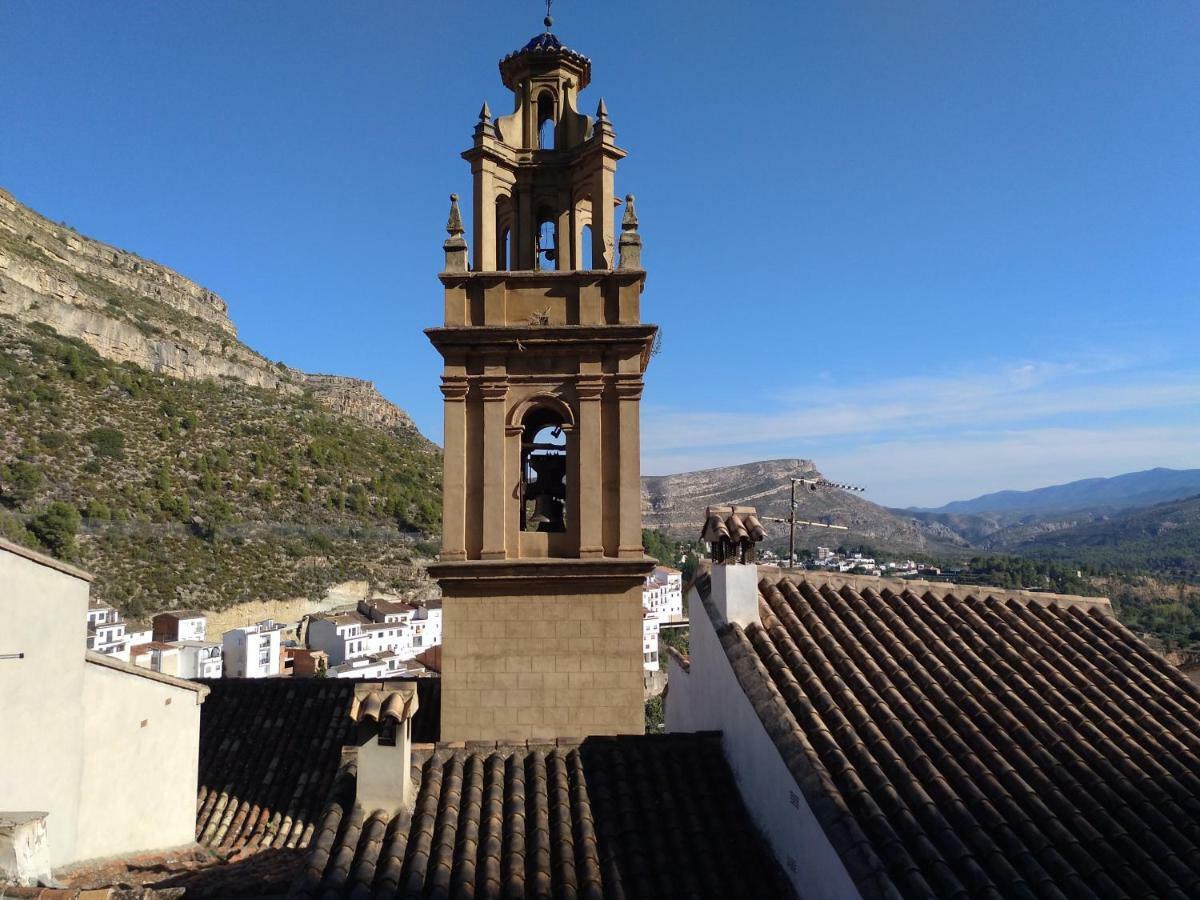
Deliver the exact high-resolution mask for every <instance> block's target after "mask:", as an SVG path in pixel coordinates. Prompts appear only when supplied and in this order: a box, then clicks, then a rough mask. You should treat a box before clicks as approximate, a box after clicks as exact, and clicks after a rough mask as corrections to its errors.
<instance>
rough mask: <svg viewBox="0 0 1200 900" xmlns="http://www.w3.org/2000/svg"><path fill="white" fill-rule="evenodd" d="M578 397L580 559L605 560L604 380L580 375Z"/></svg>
mask: <svg viewBox="0 0 1200 900" xmlns="http://www.w3.org/2000/svg"><path fill="white" fill-rule="evenodd" d="M575 392H576V394H577V396H578V397H579V438H578V441H577V446H578V448H579V449H578V452H577V453H576V459H577V460H578V469H579V473H580V474H579V475H578V476H577V479H576V484H577V485H578V486H579V487H578V494H579V504H578V510H577V511H576V512H575V515H576V517H577V518H578V520H579V558H580V559H596V558H599V557H602V556H604V534H603V522H604V493H603V488H604V481H603V478H602V477H601V473H602V472H603V463H602V456H601V454H602V450H603V447H602V444H601V425H600V422H601V415H600V398H601V396H602V395H603V393H604V379H603V378H601V377H600V376H599V375H581V376H580V377H579V379H578V380H577V381H576V382H575Z"/></svg>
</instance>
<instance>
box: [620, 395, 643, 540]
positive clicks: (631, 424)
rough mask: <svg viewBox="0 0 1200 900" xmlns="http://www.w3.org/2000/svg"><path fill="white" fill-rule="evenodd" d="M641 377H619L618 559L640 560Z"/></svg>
mask: <svg viewBox="0 0 1200 900" xmlns="http://www.w3.org/2000/svg"><path fill="white" fill-rule="evenodd" d="M642 387H643V382H642V376H641V375H638V374H632V373H630V374H619V375H617V376H616V391H617V412H618V418H617V421H618V422H619V428H618V441H619V443H620V447H619V450H618V456H619V459H620V462H619V467H620V472H621V488H620V509H619V522H620V526H619V532H618V533H619V535H620V541H619V544H618V547H617V556H619V557H623V558H629V557H633V558H640V557H641V556H643V555H644V550H643V549H642V484H641V471H642V466H641V458H640V454H641V422H640V417H639V415H638V413H639V410H640V408H641V400H642Z"/></svg>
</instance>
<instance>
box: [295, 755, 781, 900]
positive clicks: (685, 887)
mask: <svg viewBox="0 0 1200 900" xmlns="http://www.w3.org/2000/svg"><path fill="white" fill-rule="evenodd" d="M413 778H414V779H415V780H418V781H419V787H418V790H417V794H416V803H415V808H414V810H413V811H412V812H411V813H409V812H404V811H401V812H397V813H395V814H394V815H393V814H391V813H389V812H388V811H384V810H364V809H363V808H362V807H361V806H357V805H355V804H354V789H355V783H354V768H353V766H351V767H349V768H348V769H347V770H346V771H345V773H344V776H343V780H342V781H341V783H340V784H339V786H338V793H337V796H336V797H335V799H334V802H332V803H331V804H330V806H329V808H328V809H327V810H326V812H325V815H324V817H323V818H322V821H321V824H320V827H319V829H318V833H317V836H316V839H315V841H314V842H313V845H312V848H311V849H310V851H309V856H308V860H307V863H306V871H305V872H304V874H303V875H302V876H301V878H300V880H299V881H298V882H297V883H296V884H294V885H293V888H292V891H293V893H292V895H291V896H293V897H330V896H333V897H342V896H355V897H357V896H364V897H366V896H385V897H393V896H401V897H426V896H427V897H501V896H503V897H551V896H553V897H592V898H605V897H651V896H653V897H661V896H678V897H722V898H733V897H746V898H787V897H790V896H792V893H791V890H790V887H789V886H788V883H787V881H786V880H785V879H784V877H783V874H782V872H781V871H780V870H779V868H778V866H777V865H776V864H775V862H774V860H773V859H772V857H771V856H770V854H769V851H768V850H767V849H766V845H765V844H764V843H763V841H762V839H761V838H760V837H759V835H758V833H757V832H756V831H755V829H754V826H753V825H752V824H751V822H750V819H749V816H748V815H747V813H746V810H745V808H744V807H743V806H742V803H741V799H740V797H739V795H738V792H737V788H736V787H735V785H734V783H733V777H732V775H731V774H730V771H729V769H728V767H727V766H726V763H725V760H724V757H723V756H722V754H721V744H720V738H719V736H717V735H647V736H635V737H618V738H587V739H584V740H583V741H582V742H579V741H565V740H560V741H559V742H557V743H548V744H534V743H533V742H530V743H529V744H469V745H467V746H465V747H464V746H463V745H440V746H437V747H428V746H427V747H415V748H414V753H413Z"/></svg>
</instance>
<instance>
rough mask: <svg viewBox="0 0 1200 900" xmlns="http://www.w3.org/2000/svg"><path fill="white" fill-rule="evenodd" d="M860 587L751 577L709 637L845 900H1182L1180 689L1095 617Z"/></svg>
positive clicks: (1186, 813) (1079, 610) (1197, 853)
mask: <svg viewBox="0 0 1200 900" xmlns="http://www.w3.org/2000/svg"><path fill="white" fill-rule="evenodd" d="M875 583H876V584H878V585H879V587H873V586H870V585H871V580H868V579H858V580H856V581H855V582H854V583H853V584H851V583H844V584H841V585H840V586H839V585H835V584H830V583H827V582H826V580H824V579H822V578H820V577H813V574H812V573H808V574H807V575H798V576H796V579H795V581H793V580H791V579H789V578H781V579H779V580H778V581H777V582H776V583H772V582H771V581H768V580H763V581H762V582H761V583H760V585H759V590H760V603H759V608H760V615H761V620H762V622H761V624H752V625H751V626H749V627H748V628H746V629H743V628H742V627H741V626H739V625H736V624H733V625H725V626H723V627H722V628H720V629H719V633H720V637H721V643H722V645H723V646H724V648H725V651H726V654H727V656H728V658H729V660H730V662H731V664H732V667H733V670H734V672H735V674H736V676H737V678H738V680H739V683H740V684H741V686H742V688H743V690H744V691H745V692H746V694H747V696H748V698H749V699H750V701H751V703H752V704H753V705H754V707H755V709H756V711H757V712H758V715H759V718H760V719H761V720H762V722H763V725H764V727H765V728H766V730H767V732H768V733H769V734H770V735H771V737H772V739H773V740H774V742H775V744H776V746H777V747H778V749H779V751H780V754H781V756H782V757H783V759H784V760H785V762H786V763H787V765H788V767H789V769H790V770H791V772H792V774H793V775H794V776H795V779H796V782H797V784H798V785H799V787H800V789H801V791H802V792H803V794H804V795H805V797H806V799H807V800H808V803H809V805H810V807H811V808H812V810H813V812H814V814H815V815H816V816H817V819H818V821H819V822H820V823H821V824H822V827H823V828H824V830H825V832H826V834H827V835H828V837H829V839H830V842H831V843H832V844H833V846H834V848H835V849H836V850H837V851H838V853H839V855H840V856H841V859H842V861H843V863H844V864H845V865H846V868H847V870H848V872H849V874H850V875H851V877H852V878H853V879H854V881H855V882H856V884H857V886H858V888H859V890H860V891H861V892H862V893H863V895H864V896H868V897H875V896H896V895H897V893H899V894H900V895H903V896H964V897H965V896H983V895H990V896H1017V895H1026V896H1029V895H1034V894H1037V895H1054V896H1063V895H1077V896H1093V895H1097V894H1099V895H1104V896H1118V895H1130V894H1132V895H1143V896H1144V895H1147V894H1157V895H1160V896H1171V895H1173V896H1185V895H1190V896H1197V895H1200V693H1198V692H1197V691H1196V689H1195V688H1193V687H1192V686H1191V685H1190V684H1189V683H1188V682H1187V680H1186V679H1185V678H1184V677H1183V676H1181V675H1179V674H1178V673H1176V672H1175V671H1173V670H1172V668H1171V667H1170V666H1169V665H1168V664H1166V663H1165V662H1164V661H1162V660H1161V659H1159V658H1158V657H1157V656H1155V654H1154V653H1153V652H1152V651H1150V650H1149V648H1147V647H1146V646H1145V645H1144V644H1143V643H1142V642H1141V641H1139V640H1138V639H1137V638H1136V637H1135V636H1134V635H1133V634H1132V633H1131V632H1129V631H1128V630H1127V629H1126V628H1124V627H1123V626H1122V625H1120V624H1119V623H1118V622H1117V621H1116V620H1115V619H1113V618H1112V616H1111V615H1110V614H1109V613H1108V612H1107V611H1106V605H1104V604H1096V603H1094V602H1088V601H1085V600H1082V599H1081V600H1079V601H1078V602H1076V601H1073V600H1071V599H1069V598H1058V599H1055V598H1046V597H1040V598H1039V597H1038V596H1037V595H1027V596H1024V597H1021V596H1016V595H1014V594H1012V593H1011V592H1007V593H1006V592H995V595H992V594H990V593H989V592H988V590H987V589H982V588H976V587H962V588H955V587H953V586H947V585H943V586H940V587H939V588H937V589H935V588H934V587H931V586H927V587H926V588H925V589H922V590H921V592H920V593H917V592H914V591H913V590H909V589H907V588H905V587H903V586H902V585H899V584H895V586H894V587H892V586H886V584H885V582H884V581H883V580H882V579H878V580H875ZM893 584H894V583H893ZM698 585H699V587H700V589H701V594H702V595H705V594H707V590H706V585H705V584H704V579H700V580H699V582H698Z"/></svg>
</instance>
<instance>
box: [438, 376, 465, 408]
mask: <svg viewBox="0 0 1200 900" xmlns="http://www.w3.org/2000/svg"><path fill="white" fill-rule="evenodd" d="M469 386H470V381H469V380H468V379H467V377H466V376H465V375H443V376H442V396H443V397H444V398H445V399H446V402H447V403H462V402H464V401H465V400H466V399H467V388H468V387H469Z"/></svg>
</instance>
